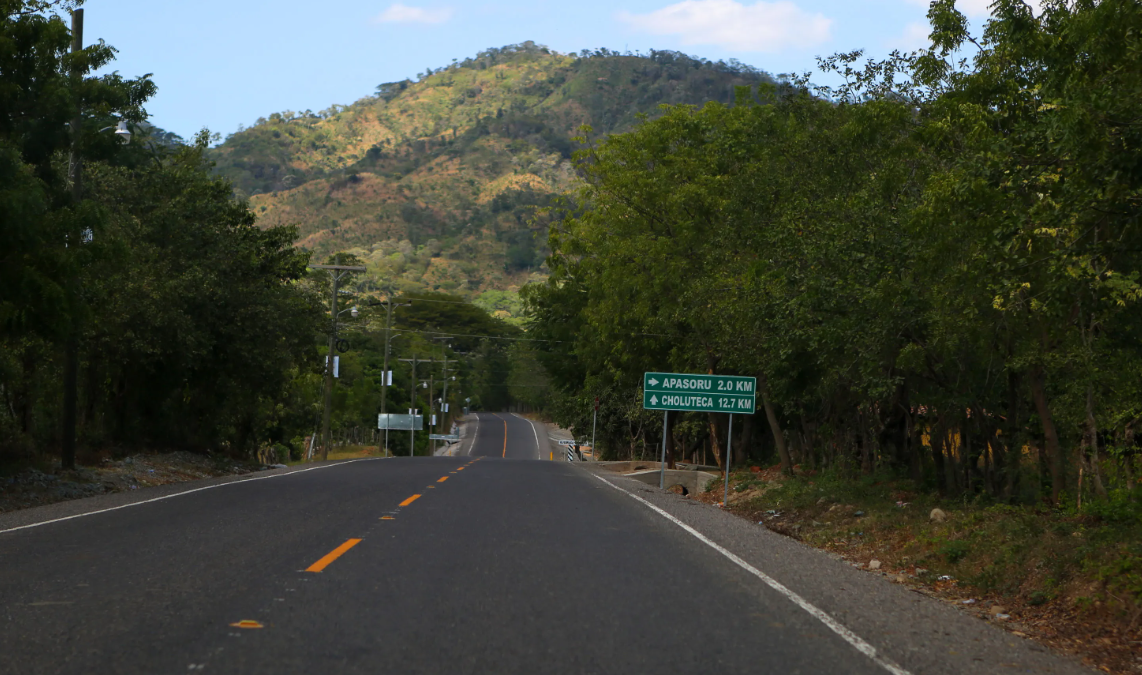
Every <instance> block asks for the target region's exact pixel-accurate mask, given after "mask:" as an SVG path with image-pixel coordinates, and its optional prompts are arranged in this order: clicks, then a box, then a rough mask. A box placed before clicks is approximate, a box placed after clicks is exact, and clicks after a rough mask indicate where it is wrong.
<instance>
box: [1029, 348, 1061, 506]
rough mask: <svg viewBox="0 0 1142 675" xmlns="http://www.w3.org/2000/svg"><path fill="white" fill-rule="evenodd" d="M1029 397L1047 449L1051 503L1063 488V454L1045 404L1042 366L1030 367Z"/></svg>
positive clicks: (1045, 396)
mask: <svg viewBox="0 0 1142 675" xmlns="http://www.w3.org/2000/svg"><path fill="white" fill-rule="evenodd" d="M1029 379H1030V380H1031V398H1032V400H1034V401H1035V411H1036V412H1038V413H1039V422H1040V423H1041V424H1042V425H1043V437H1044V441H1045V443H1044V444H1045V445H1046V449H1047V459H1048V461H1049V462H1050V467H1051V503H1052V504H1058V503H1059V493H1060V492H1062V489H1063V454H1062V452H1061V451H1060V450H1059V436H1058V434H1057V433H1056V432H1055V422H1054V420H1053V419H1052V418H1051V408H1050V406H1048V404H1047V384H1046V376H1045V375H1044V373H1043V367H1042V366H1035V367H1033V368H1032V369H1031V377H1030V378H1029Z"/></svg>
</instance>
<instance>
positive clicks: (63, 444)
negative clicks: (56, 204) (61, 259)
mask: <svg viewBox="0 0 1142 675" xmlns="http://www.w3.org/2000/svg"><path fill="white" fill-rule="evenodd" d="M81 51H83V10H82V9H73V10H72V12H71V53H72V54H75V53H77V52H81ZM82 78H83V71H82V69H81V68H80V66H78V65H76V66H75V67H74V68H73V70H72V71H71V86H72V91H73V92H76V93H77V95H78V92H79V85H80V83H81V81H82ZM82 126H83V108H82V104H81V103H79V102H77V105H76V107H75V117H73V118H72V119H71V158H70V162H69V163H68V173H69V174H70V175H69V178H70V179H71V199H72V202H73V203H74V204H75V205H76V206H78V205H79V200H81V199H82V198H83V164H82V162H83V159H82V158H81V156H80V153H79V141H80V130H81V127H82ZM74 243H75V244H77V245H78V244H79V243H80V242H79V241H76V242H74ZM68 286H69V287H70V293H69V295H70V296H71V301H72V307H71V322H70V325H69V326H68V334H67V343H66V344H65V345H64V361H63V410H62V417H63V419H62V423H63V429H62V435H61V436H62V437H61V438H60V463H61V464H62V466H63V468H65V469H74V468H75V427H76V422H75V419H76V408H77V407H78V401H77V399H78V396H79V393H78V377H77V372H78V370H79V325H78V324H79V317H78V312H77V311H76V306H75V305H78V304H79V302H78V297H77V296H78V295H79V293H78V289H76V287H75V280H74V279H72V280H69V281H68Z"/></svg>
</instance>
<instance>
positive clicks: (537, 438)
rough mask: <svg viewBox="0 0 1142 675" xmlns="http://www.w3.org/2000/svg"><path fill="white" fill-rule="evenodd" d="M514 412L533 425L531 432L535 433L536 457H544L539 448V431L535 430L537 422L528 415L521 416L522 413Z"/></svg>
mask: <svg viewBox="0 0 1142 675" xmlns="http://www.w3.org/2000/svg"><path fill="white" fill-rule="evenodd" d="M512 414H513V415H515V416H516V417H519V418H520V419H521V420H523V421H524V422H527V423H528V424H530V425H531V433H533V434H535V458H536V459H543V457H542V456H541V454H542V453H541V452H540V449H539V432H538V431H536V430H535V422H532V421H531V420H529V419H527V418H526V417H521V416H520V415H518V414H516V413H512Z"/></svg>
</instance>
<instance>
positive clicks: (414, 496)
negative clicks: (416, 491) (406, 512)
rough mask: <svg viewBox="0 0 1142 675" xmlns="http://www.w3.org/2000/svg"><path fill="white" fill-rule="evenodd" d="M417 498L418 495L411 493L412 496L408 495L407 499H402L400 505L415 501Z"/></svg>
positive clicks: (418, 497)
mask: <svg viewBox="0 0 1142 675" xmlns="http://www.w3.org/2000/svg"><path fill="white" fill-rule="evenodd" d="M418 499H420V495H413V496H411V497H409V498H408V499H406V500H404V501H403V502H401V503H400V505H401V506H408V505H409V504H411V503H413V502H415V501H416V500H418Z"/></svg>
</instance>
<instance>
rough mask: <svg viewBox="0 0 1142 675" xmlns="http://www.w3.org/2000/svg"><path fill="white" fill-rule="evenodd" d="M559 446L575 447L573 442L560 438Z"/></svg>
mask: <svg viewBox="0 0 1142 675" xmlns="http://www.w3.org/2000/svg"><path fill="white" fill-rule="evenodd" d="M559 445H575V441H573V440H570V439H567V438H562V439H560V440H559Z"/></svg>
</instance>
